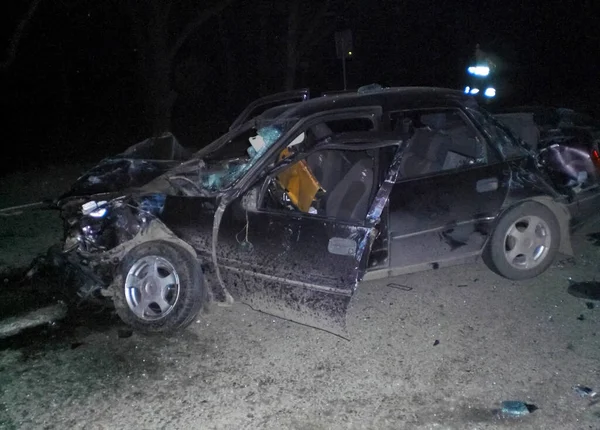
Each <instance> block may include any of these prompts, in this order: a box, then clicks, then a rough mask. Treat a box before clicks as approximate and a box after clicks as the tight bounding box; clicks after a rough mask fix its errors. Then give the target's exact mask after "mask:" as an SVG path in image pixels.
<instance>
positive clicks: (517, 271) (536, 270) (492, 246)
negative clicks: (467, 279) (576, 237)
mask: <svg viewBox="0 0 600 430" xmlns="http://www.w3.org/2000/svg"><path fill="white" fill-rule="evenodd" d="M528 217H537V220H541V222H536V223H535V224H536V225H537V227H535V226H534V228H535V231H536V235H538V236H540V238H539V240H540V241H545V245H543V246H537V247H536V246H535V245H531V246H530V247H531V248H532V251H531V252H532V253H533V254H536V251H537V252H539V253H540V254H539V255H540V256H539V259H538V260H537V261H536V260H535V259H533V262H532V263H531V264H534V263H535V264H534V265H532V266H531V267H527V266H526V265H525V264H526V263H525V261H524V260H526V257H525V254H520V253H519V254H518V256H517V257H515V258H514V259H513V260H511V259H510V258H511V257H512V255H510V253H511V241H512V242H513V243H514V242H515V239H514V237H512V236H511V235H510V234H509V232H511V231H514V230H511V229H512V228H513V226H515V228H516V227H517V226H520V227H519V228H520V229H522V230H526V228H527V226H528V224H527V219H534V220H535V219H536V218H528ZM532 225H533V224H532ZM546 230H547V231H546ZM538 232H540V233H539V234H538ZM541 232H545V234H546V235H547V236H544V235H542V234H541ZM548 242H549V243H548ZM559 246H560V226H559V224H558V221H557V220H556V217H555V216H554V214H553V213H552V211H551V210H550V209H548V208H547V207H546V206H544V205H542V204H540V203H537V202H532V201H529V202H525V203H522V204H519V205H518V206H515V207H514V208H512V209H509V210H508V211H507V212H506V213H504V214H503V215H501V218H500V220H499V221H498V223H497V224H496V227H495V229H494V232H493V233H492V237H491V238H490V240H489V242H488V245H487V249H486V254H487V255H486V257H487V258H484V260H485V262H486V263H487V264H488V266H489V267H490V269H492V270H493V271H495V272H496V273H498V274H499V275H501V276H503V277H505V278H508V279H513V280H522V279H530V278H535V277H536V276H538V275H540V274H541V273H543V272H544V271H545V270H546V269H548V267H550V265H551V264H552V262H553V261H554V258H555V257H556V254H557V253H558V249H559ZM512 249H515V246H514V245H513V247H512ZM541 249H543V251H540V250H541ZM517 252H518V251H517V250H516V249H515V253H517ZM519 258H521V261H519V260H518V259H519ZM529 261H532V260H531V259H530V260H529ZM519 266H522V267H519Z"/></svg>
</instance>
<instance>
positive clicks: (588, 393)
mask: <svg viewBox="0 0 600 430" xmlns="http://www.w3.org/2000/svg"><path fill="white" fill-rule="evenodd" d="M573 391H574V392H575V394H577V395H578V396H579V397H582V398H590V399H593V398H595V397H596V396H597V395H598V393H597V392H596V391H594V390H592V389H591V388H590V387H586V386H585V385H575V386H574V387H573Z"/></svg>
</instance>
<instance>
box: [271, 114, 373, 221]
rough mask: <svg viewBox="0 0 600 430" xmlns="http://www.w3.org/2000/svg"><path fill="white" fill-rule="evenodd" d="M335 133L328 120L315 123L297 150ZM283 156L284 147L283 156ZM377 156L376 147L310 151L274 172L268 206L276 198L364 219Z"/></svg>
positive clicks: (319, 212) (339, 216) (290, 206)
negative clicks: (286, 166)
mask: <svg viewBox="0 0 600 430" xmlns="http://www.w3.org/2000/svg"><path fill="white" fill-rule="evenodd" d="M338 126H339V124H338ZM334 135H335V133H334V132H333V131H332V130H331V128H330V127H329V125H328V124H325V123H320V124H317V125H316V126H313V127H311V128H310V129H309V130H307V132H306V136H305V139H304V140H303V141H302V143H301V144H300V145H301V146H302V149H301V150H300V152H306V151H308V150H309V149H310V148H311V147H313V146H314V145H316V144H318V143H322V142H324V141H325V140H326V139H329V138H331V137H332V136H334ZM285 156H288V154H287V153H286V152H285V151H284V153H282V158H283V157H285ZM378 156H379V150H364V151H363V150H361V151H354V150H338V149H335V150H333V149H325V150H321V151H316V152H313V153H311V154H310V155H309V156H308V157H306V158H305V159H302V160H299V161H297V162H296V163H294V164H292V165H291V166H289V167H288V168H287V169H285V170H284V171H283V172H280V173H279V174H278V175H277V178H276V180H275V181H273V182H274V183H275V186H274V184H273V183H272V184H271V186H270V187H269V191H270V193H269V194H270V196H271V202H270V203H267V207H270V208H275V207H276V206H273V204H274V201H275V202H277V203H276V204H275V205H278V206H279V207H282V206H283V207H287V208H288V209H290V210H295V211H300V212H304V213H311V214H315V215H321V216H324V217H328V218H336V219H338V220H345V221H363V220H364V219H365V218H366V215H367V212H368V210H369V206H370V202H371V201H372V198H373V196H374V189H375V184H376V182H377V181H376V179H375V178H376V175H375V173H376V166H377V163H378ZM273 200H274V201H273ZM307 203H308V204H307Z"/></svg>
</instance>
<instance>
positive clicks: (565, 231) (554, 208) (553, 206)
mask: <svg viewBox="0 0 600 430" xmlns="http://www.w3.org/2000/svg"><path fill="white" fill-rule="evenodd" d="M527 202H535V203H539V204H541V205H543V206H545V207H546V209H548V210H550V211H551V212H552V213H553V214H554V216H555V217H556V220H557V221H558V226H559V228H560V246H559V248H558V251H559V252H560V253H562V254H565V255H569V256H572V255H573V246H572V244H571V228H570V222H571V213H570V212H569V209H568V208H567V207H566V206H565V205H564V204H562V203H559V202H557V201H555V200H554V199H553V198H552V197H550V196H534V197H528V198H526V199H522V200H519V201H516V202H513V203H512V204H511V205H510V206H507V207H505V208H504V209H503V210H502V212H501V213H500V214H499V215H498V217H497V218H496V222H497V221H498V220H499V219H501V218H502V216H503V215H504V214H505V213H507V212H508V211H509V210H511V209H513V208H515V207H517V206H519V205H522V204H523V203H527Z"/></svg>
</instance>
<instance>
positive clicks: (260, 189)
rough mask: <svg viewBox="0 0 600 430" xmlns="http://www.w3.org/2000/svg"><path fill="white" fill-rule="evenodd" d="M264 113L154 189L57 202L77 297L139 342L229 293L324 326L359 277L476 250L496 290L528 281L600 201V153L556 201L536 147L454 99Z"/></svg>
mask: <svg viewBox="0 0 600 430" xmlns="http://www.w3.org/2000/svg"><path fill="white" fill-rule="evenodd" d="M288 102H289V103H288ZM266 103H270V104H269V106H268V108H267V109H266V110H264V111H263V112H261V113H260V114H258V115H251V114H249V112H250V111H255V110H256V109H258V108H259V107H260V106H263V107H264V105H261V103H255V104H253V106H252V108H251V109H247V110H246V111H245V112H246V114H245V117H244V120H243V121H238V122H237V123H236V124H235V126H232V127H231V129H230V131H229V132H228V133H226V134H225V135H223V136H222V137H220V138H219V139H217V140H216V141H215V142H213V143H212V144H210V145H208V146H207V147H205V148H204V149H202V150H200V151H199V152H197V153H195V154H193V155H191V156H190V157H189V159H187V161H179V162H178V163H176V164H177V165H175V166H174V167H172V168H171V169H169V170H167V171H166V172H164V173H162V174H160V175H159V176H157V177H155V178H153V179H152V180H150V181H149V182H148V183H145V184H143V185H140V184H139V183H135V184H133V185H131V184H130V186H128V187H127V189H121V190H116V189H115V187H112V188H111V187H110V186H109V187H107V188H105V189H103V190H102V192H101V193H100V194H99V193H98V191H97V190H98V188H93V187H91V188H90V192H86V187H85V186H79V187H78V188H77V189H76V190H72V191H71V192H69V193H67V194H65V195H64V196H63V197H62V198H61V199H60V200H59V201H58V207H60V209H61V213H62V217H63V219H64V221H65V240H64V244H63V247H62V250H61V258H63V260H64V262H65V264H66V265H68V266H69V267H74V268H76V269H77V271H78V273H80V275H81V277H80V281H79V288H80V290H81V291H80V295H82V296H85V297H92V296H93V297H105V298H109V299H110V300H112V301H113V302H114V305H115V308H116V311H117V313H118V314H119V316H120V317H121V318H122V319H123V320H124V321H125V322H126V323H128V324H130V325H131V326H133V327H134V328H136V329H140V330H145V331H161V332H168V331H173V330H177V329H179V328H182V327H185V326H186V325H188V324H189V323H190V322H191V321H193V320H194V318H195V316H196V315H197V313H198V312H199V310H200V309H201V308H202V306H203V305H204V304H205V303H207V302H208V301H211V300H214V301H217V302H223V303H227V302H231V301H232V300H234V298H235V299H238V300H241V301H243V302H245V303H247V304H248V305H250V306H251V307H252V308H254V309H258V310H262V311H264V312H268V313H271V314H274V315H277V316H281V317H284V318H288V319H291V320H294V321H298V322H301V323H305V324H309V325H311V326H316V327H322V328H327V329H332V328H333V329H335V328H336V327H343V326H344V321H345V312H346V309H347V307H348V305H349V302H350V299H351V298H352V295H353V293H354V292H355V290H356V288H357V285H358V283H359V282H360V281H362V280H370V279H377V278H384V277H390V276H395V275H399V274H404V273H410V272H414V271H420V270H427V269H432V268H433V269H436V268H439V267H443V266H449V265H452V264H459V263H465V262H469V261H474V260H476V259H477V258H479V257H482V256H483V257H484V259H485V261H486V262H487V263H488V265H489V266H490V268H492V269H493V270H495V271H496V272H497V273H499V274H500V275H502V276H505V277H507V278H511V279H516V280H519V279H526V278H531V277H534V276H537V275H539V274H540V273H542V272H543V271H545V270H546V269H547V268H548V267H549V265H550V264H551V263H552V261H553V259H554V257H555V256H556V254H557V253H558V252H559V251H560V252H563V253H567V254H569V253H572V251H571V245H570V233H571V231H572V229H573V228H574V227H575V226H576V225H577V224H579V223H580V222H582V221H584V220H585V219H586V218H588V217H589V216H590V215H591V214H592V213H593V212H594V210H595V207H594V205H595V204H597V202H598V198H599V196H600V194H599V193H598V167H597V166H598V164H597V163H596V162H595V161H594V159H593V151H594V150H596V151H597V148H596V147H594V148H590V149H589V150H588V152H587V153H586V154H583V155H582V156H583V158H584V159H585V160H586V162H588V164H589V163H592V165H593V166H594V169H593V171H590V172H588V175H587V176H586V178H585V186H584V187H582V189H581V190H580V191H579V192H577V193H574V192H570V193H569V192H565V189H564V187H563V185H562V184H557V183H555V182H554V181H553V177H552V176H551V175H549V174H548V172H547V171H546V170H545V168H544V165H543V163H541V161H540V157H539V154H538V152H536V151H535V150H533V149H532V148H531V147H529V146H528V145H527V144H525V143H524V142H523V141H522V140H521V139H519V138H517V137H515V135H514V134H513V133H512V132H511V131H510V130H509V128H508V127H506V126H505V125H503V124H502V123H501V122H499V121H498V120H497V119H495V118H494V117H493V116H492V115H490V114H489V113H488V112H486V111H485V110H483V109H481V108H480V107H479V106H478V105H477V103H476V101H475V100H474V99H473V98H471V97H469V96H466V95H464V94H462V93H461V92H459V91H453V90H446V89H435V88H387V89H373V90H371V91H367V92H362V93H361V92H355V93H347V94H340V95H334V96H328V97H320V98H316V99H312V100H307V97H302V96H301V97H300V99H296V100H289V99H286V98H285V97H284V98H278V97H273V96H272V97H270V98H268V99H267V101H266ZM586 157H587V158H586ZM590 160H591V161H590ZM586 166H587V165H586ZM573 168H574V169H580V168H583V167H581V166H580V165H577V166H574V167H573ZM586 171H587V170H586ZM82 183H83V182H81V181H80V185H81V184H82ZM96 185H97V184H96ZM580 185H581V184H580Z"/></svg>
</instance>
